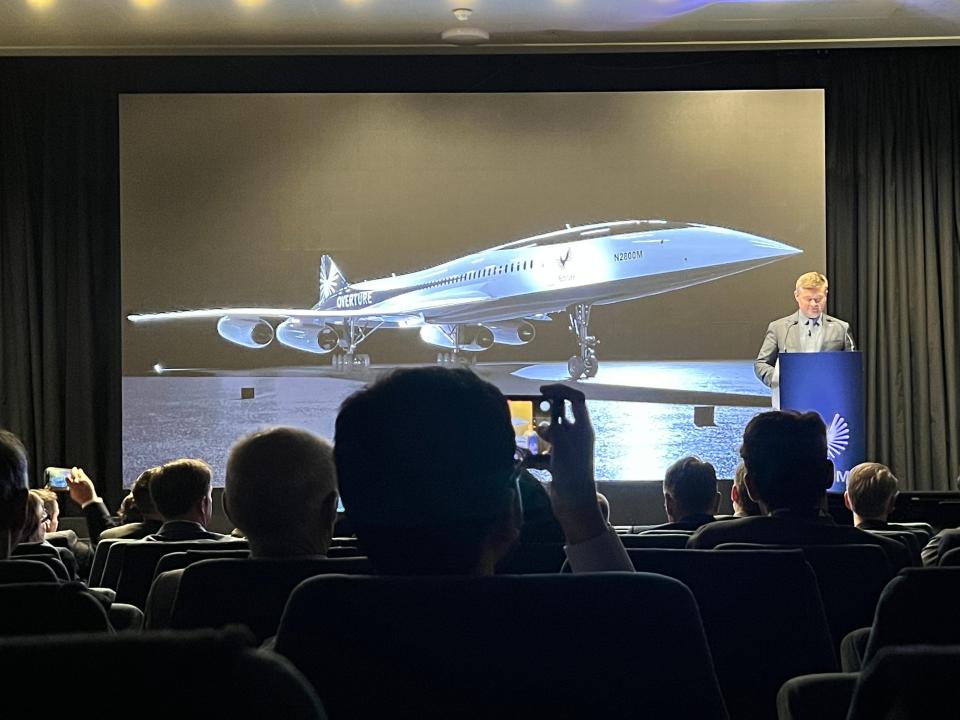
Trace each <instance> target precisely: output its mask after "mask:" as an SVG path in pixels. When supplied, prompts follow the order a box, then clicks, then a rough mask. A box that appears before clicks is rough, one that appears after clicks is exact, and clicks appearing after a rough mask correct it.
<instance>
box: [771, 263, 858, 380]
mask: <svg viewBox="0 0 960 720" xmlns="http://www.w3.org/2000/svg"><path fill="white" fill-rule="evenodd" d="M828 287H829V286H828V283H827V278H826V277H824V276H823V275H821V274H820V273H818V272H808V273H804V274H803V275H801V276H800V277H799V278H797V282H796V287H795V288H794V291H793V299H794V300H796V302H797V312H795V313H792V314H791V315H787V316H786V317H782V318H780V319H779V320H774V321H773V322H772V323H770V325H769V326H767V334H766V336H764V338H763V345H761V346H760V352H759V353H757V360H756V362H754V364H753V371H754V373H755V374H756V376H757V378H758V379H759V380H760V382H762V383H763V384H764V385H766V386H767V387H773V385H774V384H775V382H777V381H778V380H779V378H778V376H777V358H779V357H780V353H782V352H831V351H843V350H847V351H852V350H854V344H853V337H852V336H851V335H850V325H849V324H848V323H846V322H844V321H843V320H839V319H837V318H835V317H831V316H830V315H827V313H826V309H827V289H828Z"/></svg>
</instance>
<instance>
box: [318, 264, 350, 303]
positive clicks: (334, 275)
mask: <svg viewBox="0 0 960 720" xmlns="http://www.w3.org/2000/svg"><path fill="white" fill-rule="evenodd" d="M319 285H320V303H319V304H318V305H317V307H322V306H323V304H324V303H326V301H327V300H329V299H330V298H331V297H333V296H334V295H336V294H337V293H339V292H342V291H343V290H346V289H347V288H349V287H350V283H349V282H347V279H346V278H345V277H344V276H343V273H342V272H340V268H338V267H337V264H336V263H335V262H334V261H333V258H332V257H330V256H329V255H324V256H323V257H321V258H320V281H319ZM337 307H342V306H341V305H340V304H339V303H338V304H337Z"/></svg>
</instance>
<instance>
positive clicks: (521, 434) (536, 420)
mask: <svg viewBox="0 0 960 720" xmlns="http://www.w3.org/2000/svg"><path fill="white" fill-rule="evenodd" d="M507 404H508V405H509V406H510V421H511V422H512V423H513V434H514V438H515V440H516V443H517V448H518V449H519V450H520V451H521V452H523V453H524V454H529V455H534V456H537V455H547V454H549V452H550V443H548V442H547V441H546V440H544V439H543V438H541V437H540V436H539V435H537V430H536V428H537V427H539V426H541V425H542V424H544V423H546V424H548V425H549V424H550V401H549V400H547V399H546V398H543V397H539V396H531V397H516V396H515V397H510V398H508V399H507Z"/></svg>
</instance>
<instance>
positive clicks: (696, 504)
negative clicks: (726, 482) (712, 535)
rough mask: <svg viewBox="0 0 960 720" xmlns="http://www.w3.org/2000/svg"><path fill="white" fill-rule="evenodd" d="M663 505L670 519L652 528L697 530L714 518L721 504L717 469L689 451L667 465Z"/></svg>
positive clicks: (647, 529)
mask: <svg viewBox="0 0 960 720" xmlns="http://www.w3.org/2000/svg"><path fill="white" fill-rule="evenodd" d="M663 506H664V509H665V510H666V512H667V520H668V522H666V523H664V524H662V525H655V526H653V527H651V528H646V529H645V531H649V530H696V529H697V528H699V527H701V526H702V525H706V524H707V523H711V522H713V521H714V520H715V519H716V518H715V517H714V516H715V515H716V512H717V508H718V507H719V506H720V493H718V492H717V471H716V470H715V469H714V467H713V465H711V464H710V463H708V462H704V461H703V460H701V459H700V458H698V457H694V456H692V455H689V456H687V457H683V458H680V459H679V460H677V461H676V462H675V463H673V465H671V466H670V467H668V468H667V472H666V474H665V475H664V478H663Z"/></svg>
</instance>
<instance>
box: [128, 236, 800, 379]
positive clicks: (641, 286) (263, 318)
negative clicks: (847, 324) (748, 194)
mask: <svg viewBox="0 0 960 720" xmlns="http://www.w3.org/2000/svg"><path fill="white" fill-rule="evenodd" d="M801 252H803V251H802V250H798V249H797V248H794V247H791V246H789V245H784V244H783V243H779V242H776V241H775V240H769V239H767V238H763V237H759V236H757V235H750V234H748V233H744V232H740V231H737V230H730V229H728V228H723V227H713V226H710V225H700V224H697V223H678V222H669V221H666V220H621V221H616V222H607V223H598V224H595V225H582V226H580V227H567V228H565V229H563V230H557V231H555V232H549V233H546V234H544V235H535V236H533V237H528V238H524V239H523V240H517V241H515V242H511V243H507V244H506V245H498V246H497V247H494V248H490V249H489V250H482V251H480V252H477V253H473V254H470V255H465V256H463V257H460V258H457V259H455V260H451V261H449V262H445V263H443V264H441V265H435V266H434V267H430V268H426V269H425V270H418V271H416V272H412V273H407V274H405V275H393V276H390V277H384V278H379V279H376V280H367V281H364V282H361V283H356V284H353V285H351V284H350V283H348V282H347V280H346V278H344V276H343V274H342V273H341V272H340V269H339V268H338V267H337V265H336V263H334V261H333V259H332V258H330V257H329V256H327V255H324V256H323V257H322V258H321V261H320V301H319V302H318V303H317V304H316V305H315V306H314V307H313V308H311V309H309V310H299V309H292V308H270V307H248V308H220V309H212V310H183V311H175V312H162V313H152V314H140V315H130V316H128V317H129V319H130V320H131V321H132V322H134V323H144V322H151V321H157V320H173V319H187V318H218V322H217V331H218V332H219V333H220V335H221V337H223V338H224V339H226V340H229V341H230V342H233V343H236V344H237V345H242V346H244V347H248V348H263V347H266V346H267V345H269V344H270V343H271V342H272V341H273V340H274V339H276V340H277V342H279V343H281V344H282V345H286V346H287V347H291V348H294V349H296V350H302V351H305V352H310V353H316V354H321V355H322V354H326V353H331V352H333V351H335V350H338V349H339V350H341V351H343V352H338V353H337V354H336V355H334V356H333V361H334V363H333V364H334V367H339V368H346V367H353V366H361V367H363V366H366V365H369V362H370V358H369V356H368V355H357V354H356V349H357V346H358V345H359V344H360V343H361V342H362V341H363V340H365V339H366V338H367V337H369V336H370V334H371V333H373V332H374V331H376V330H379V329H382V328H419V329H420V337H421V339H423V341H424V342H427V343H429V344H431V345H435V346H438V347H440V348H444V349H445V350H448V351H450V352H441V353H440V355H439V356H438V360H439V361H440V362H458V361H459V354H460V352H461V351H463V350H467V351H470V352H479V351H483V350H487V349H489V348H490V347H492V346H493V345H494V344H498V343H499V344H504V345H526V344H527V343H529V342H530V341H531V340H533V339H534V337H535V335H536V329H535V326H534V324H533V323H534V322H537V321H547V320H550V319H551V318H550V315H552V314H554V313H561V312H566V313H567V317H568V321H569V326H570V330H571V332H573V334H574V335H575V336H576V338H577V346H578V352H577V354H575V355H573V356H572V357H571V358H570V359H569V361H568V363H567V369H568V370H569V373H570V377H571V378H573V379H578V378H580V377H583V376H586V377H593V376H594V375H596V374H597V369H598V367H599V360H598V359H597V353H596V345H597V340H596V338H595V337H593V336H592V335H590V333H589V331H588V329H589V323H590V308H591V307H592V306H593V305H608V304H610V303H617V302H623V301H625V300H636V299H638V298H642V297H646V296H648V295H656V294H658V293H664V292H669V291H671V290H679V289H681V288H685V287H690V286H691V285H697V284H699V283H705V282H709V281H711V280H716V279H718V278H723V277H727V276H729V275H734V274H736V273H740V272H744V271H746V270H751V269H753V268H757V267H761V266H762V265H767V264H769V263H772V262H775V261H777V260H780V259H782V258H785V257H789V256H791V255H796V254H798V253H801ZM268 318H269V319H274V318H283V321H282V322H280V323H279V324H278V325H277V326H276V328H274V326H273V324H272V323H271V322H270V321H269V320H268Z"/></svg>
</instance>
